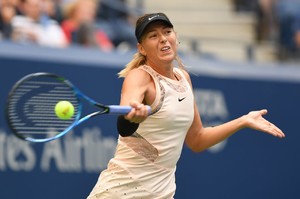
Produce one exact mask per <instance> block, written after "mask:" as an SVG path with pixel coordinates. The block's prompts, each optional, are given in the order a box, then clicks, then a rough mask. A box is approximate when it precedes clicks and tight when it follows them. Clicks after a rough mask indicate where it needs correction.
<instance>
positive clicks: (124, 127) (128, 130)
mask: <svg viewBox="0 0 300 199" xmlns="http://www.w3.org/2000/svg"><path fill="white" fill-rule="evenodd" d="M138 127H139V124H138V123H133V122H130V121H129V120H126V119H125V118H124V115H120V116H119V117H118V120H117V128H118V132H119V134H120V135H121V136H122V137H127V136H131V135H132V134H133V133H134V132H135V131H136V130H137V128H138Z"/></svg>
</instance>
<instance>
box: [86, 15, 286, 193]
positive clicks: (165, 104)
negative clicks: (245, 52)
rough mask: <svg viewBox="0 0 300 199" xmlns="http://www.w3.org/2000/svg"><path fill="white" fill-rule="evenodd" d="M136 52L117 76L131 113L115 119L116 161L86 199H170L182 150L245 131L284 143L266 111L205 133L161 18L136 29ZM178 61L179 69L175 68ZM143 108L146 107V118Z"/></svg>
mask: <svg viewBox="0 0 300 199" xmlns="http://www.w3.org/2000/svg"><path fill="white" fill-rule="evenodd" d="M135 35H136V38H137V41H138V44H137V49H138V52H137V53H136V54H135V56H134V58H133V60H132V61H131V62H129V63H128V65H127V66H126V67H125V68H124V69H123V70H122V71H121V72H120V73H119V75H120V77H124V78H125V79H124V82H123V87H122V95H121V102H120V104H121V105H131V106H132V107H133V109H132V111H131V112H129V113H128V114H127V115H125V116H120V117H119V118H118V122H117V126H118V131H119V133H120V136H119V140H118V146H117V149H116V153H115V156H114V157H113V158H112V159H111V160H110V162H109V164H108V167H107V169H106V170H104V171H102V173H101V175H100V176H99V179H98V182H97V183H96V185H95V187H94V189H93V190H92V191H91V193H90V195H89V196H88V199H95V198H101V199H103V198H109V199H113V198H122V199H124V198H143V199H154V198H155V199H171V198H174V195H175V191H176V184H175V170H176V164H177V161H178V159H179V157H180V154H181V151H182V147H183V144H184V142H185V144H186V145H187V146H188V147H189V148H190V149H191V150H193V151H196V152H200V151H203V150H205V149H207V148H209V147H210V146H213V145H215V144H217V143H218V142H220V141H222V140H224V139H226V138H228V137H229V136H231V135H232V134H234V133H235V132H237V131H239V130H241V129H243V128H252V129H255V130H258V131H262V132H265V133H268V134H271V135H273V136H276V137H279V138H283V137H284V136H285V135H284V133H283V132H282V131H281V130H280V129H279V128H277V127H276V126H275V125H274V124H272V123H271V122H269V121H267V120H266V119H264V118H263V115H265V114H266V113H267V110H258V111H251V112H249V113H248V114H246V115H244V116H241V117H239V118H237V119H235V120H232V121H229V122H227V123H224V124H222V125H219V126H215V127H207V128H204V127H203V126H202V123H201V118H200V114H199V112H198V109H197V106H196V104H195V100H194V97H193V93H192V91H193V89H192V83H191V79H190V77H189V74H188V72H187V71H186V70H185V69H184V66H183V65H182V63H181V61H180V59H179V57H178V56H177V45H178V41H177V37H176V32H175V31H174V29H173V25H172V23H171V22H170V20H169V19H168V17H167V16H166V15H165V14H163V13H153V14H146V15H144V16H142V17H140V18H139V19H138V20H137V23H136V30H135ZM174 60H177V61H178V63H179V67H175V66H174V65H173V63H174ZM145 105H150V106H151V109H152V113H151V114H150V115H148V111H147V108H146V106H145Z"/></svg>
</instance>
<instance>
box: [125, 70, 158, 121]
mask: <svg viewBox="0 0 300 199" xmlns="http://www.w3.org/2000/svg"><path fill="white" fill-rule="evenodd" d="M153 88H154V83H153V80H152V78H151V76H150V75H149V74H148V73H147V72H145V71H144V70H142V69H138V68H136V69H133V70H131V71H130V72H129V73H128V75H127V76H126V77H125V79H124V82H123V85H122V92H121V101H120V105H130V106H132V107H133V109H132V110H131V111H130V112H129V113H128V114H127V115H125V116H124V118H125V119H126V120H129V121H130V122H134V123H140V122H142V121H144V120H145V119H146V117H147V116H148V110H147V108H146V106H145V105H146V104H151V103H152V101H153V100H154V96H155V93H154V92H155V91H154V92H153Z"/></svg>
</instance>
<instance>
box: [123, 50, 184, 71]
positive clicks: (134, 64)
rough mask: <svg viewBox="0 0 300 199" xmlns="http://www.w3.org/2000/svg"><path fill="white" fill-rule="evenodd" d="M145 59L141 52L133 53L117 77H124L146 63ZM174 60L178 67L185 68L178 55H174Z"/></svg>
mask: <svg viewBox="0 0 300 199" xmlns="http://www.w3.org/2000/svg"><path fill="white" fill-rule="evenodd" d="M146 60H147V59H146V57H145V56H144V55H142V54H141V53H139V52H137V53H135V54H134V55H133V59H132V60H131V61H130V62H129V63H128V64H127V65H126V66H125V68H124V69H123V70H121V71H120V72H119V73H118V75H119V77H126V76H127V75H128V73H129V72H130V71H131V70H133V69H135V68H138V67H139V66H142V65H144V64H146ZM175 60H176V61H177V63H178V67H179V68H180V69H184V68H185V67H184V65H183V63H182V61H181V59H180V57H179V56H178V55H176V57H175Z"/></svg>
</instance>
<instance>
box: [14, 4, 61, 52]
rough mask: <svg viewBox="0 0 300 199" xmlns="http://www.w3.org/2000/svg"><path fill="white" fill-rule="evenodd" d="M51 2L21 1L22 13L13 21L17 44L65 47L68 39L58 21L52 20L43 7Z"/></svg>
mask: <svg viewBox="0 0 300 199" xmlns="http://www.w3.org/2000/svg"><path fill="white" fill-rule="evenodd" d="M48 1H51V0H20V12H21V13H22V15H17V16H15V17H14V18H13V19H12V26H13V35H12V38H13V40H14V41H16V42H22V43H35V44H38V45H42V46H49V47H65V46H66V38H65V36H64V34H63V31H62V29H61V27H60V25H59V24H58V23H57V21H55V20H53V19H50V18H49V16H48V15H46V12H45V10H44V8H43V5H45V3H47V2H48Z"/></svg>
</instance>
